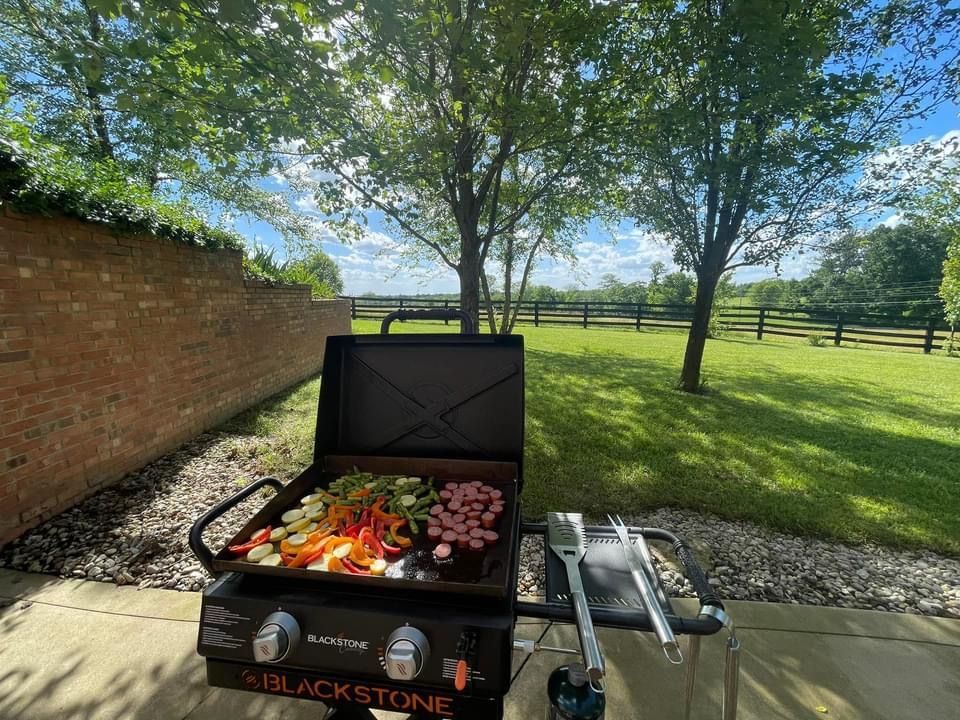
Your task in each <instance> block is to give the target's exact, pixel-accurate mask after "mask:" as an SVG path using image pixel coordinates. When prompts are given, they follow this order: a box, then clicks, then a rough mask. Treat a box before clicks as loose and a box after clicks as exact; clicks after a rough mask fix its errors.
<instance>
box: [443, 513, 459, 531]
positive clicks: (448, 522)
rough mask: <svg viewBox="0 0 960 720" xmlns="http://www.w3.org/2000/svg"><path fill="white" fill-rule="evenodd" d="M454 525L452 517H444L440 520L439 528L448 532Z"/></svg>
mask: <svg viewBox="0 0 960 720" xmlns="http://www.w3.org/2000/svg"><path fill="white" fill-rule="evenodd" d="M454 525H456V523H455V522H454V521H453V516H451V515H447V516H446V517H441V518H440V527H442V528H444V529H446V530H450V529H451V528H453V526H454Z"/></svg>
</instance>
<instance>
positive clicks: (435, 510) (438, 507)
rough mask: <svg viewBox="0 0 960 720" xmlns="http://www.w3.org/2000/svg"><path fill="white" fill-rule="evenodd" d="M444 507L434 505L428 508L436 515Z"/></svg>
mask: <svg viewBox="0 0 960 720" xmlns="http://www.w3.org/2000/svg"><path fill="white" fill-rule="evenodd" d="M445 509H446V508H444V507H443V505H434V506H433V507H432V508H430V514H431V515H433V516H434V517H436V516H437V515H439V514H440V513H442V512H443V511H444V510H445Z"/></svg>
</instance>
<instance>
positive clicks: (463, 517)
mask: <svg viewBox="0 0 960 720" xmlns="http://www.w3.org/2000/svg"><path fill="white" fill-rule="evenodd" d="M466 519H467V516H466V515H464V514H463V513H457V514H456V515H454V516H453V524H454V525H456V524H457V523H462V522H463V521H464V520H466Z"/></svg>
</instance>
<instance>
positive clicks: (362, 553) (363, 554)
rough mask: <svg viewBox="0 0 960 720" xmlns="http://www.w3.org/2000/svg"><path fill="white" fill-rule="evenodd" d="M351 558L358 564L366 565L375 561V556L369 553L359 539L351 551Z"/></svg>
mask: <svg viewBox="0 0 960 720" xmlns="http://www.w3.org/2000/svg"><path fill="white" fill-rule="evenodd" d="M350 559H351V560H352V561H353V562H355V563H356V564H357V565H363V566H364V567H366V566H367V565H370V564H371V563H372V562H373V561H374V558H372V557H369V556H368V555H367V551H366V550H365V549H364V547H363V543H362V542H361V541H360V540H359V539H357V540H356V541H354V543H353V550H351V551H350Z"/></svg>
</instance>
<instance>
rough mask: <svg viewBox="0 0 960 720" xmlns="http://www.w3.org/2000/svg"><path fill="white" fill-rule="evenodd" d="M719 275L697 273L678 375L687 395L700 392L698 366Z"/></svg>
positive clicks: (700, 361) (704, 345) (701, 360)
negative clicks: (690, 321) (685, 346)
mask: <svg viewBox="0 0 960 720" xmlns="http://www.w3.org/2000/svg"><path fill="white" fill-rule="evenodd" d="M720 275H721V273H715V272H706V271H704V272H698V273H697V296H696V299H695V301H694V305H693V322H692V323H690V333H689V335H687V349H686V352H685V353H684V355H683V370H682V371H681V373H680V389H682V390H684V391H685V392H689V393H696V392H700V365H701V364H702V362H703V350H704V348H705V347H706V344H707V333H708V332H709V330H710V313H711V312H712V311H713V296H714V293H716V291H717V283H719V282H720Z"/></svg>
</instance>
